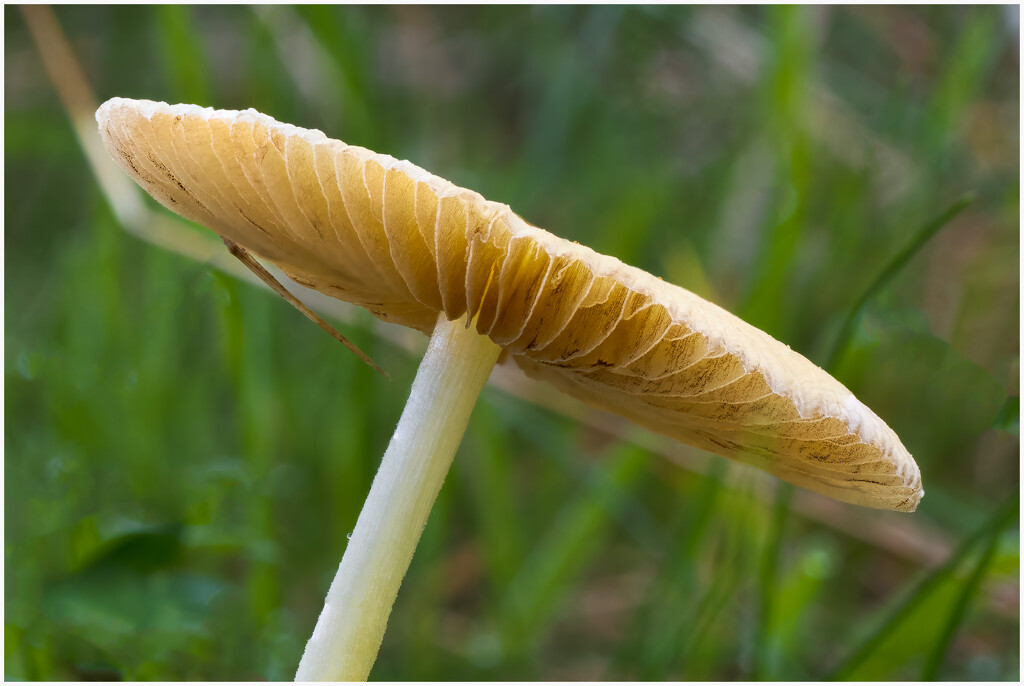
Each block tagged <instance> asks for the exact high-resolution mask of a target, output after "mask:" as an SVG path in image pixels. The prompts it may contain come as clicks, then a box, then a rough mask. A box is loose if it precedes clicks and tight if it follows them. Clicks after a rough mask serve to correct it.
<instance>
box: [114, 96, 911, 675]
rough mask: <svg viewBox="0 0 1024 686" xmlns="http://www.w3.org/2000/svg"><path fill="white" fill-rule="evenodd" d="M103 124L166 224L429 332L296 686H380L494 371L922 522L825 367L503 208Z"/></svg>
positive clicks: (285, 130) (195, 134) (237, 139)
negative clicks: (178, 224)
mask: <svg viewBox="0 0 1024 686" xmlns="http://www.w3.org/2000/svg"><path fill="white" fill-rule="evenodd" d="M96 119H97V122H98V123H99V129H100V134H101V136H102V139H103V142H104V143H105V145H106V147H107V150H108V151H109V152H110V154H111V155H112V156H113V158H114V159H115V160H116V161H117V162H118V163H119V164H120V165H121V167H122V168H123V169H124V170H125V171H126V172H127V173H128V174H129V175H130V176H131V177H132V178H134V179H135V181H136V182H137V183H138V184H139V185H141V186H142V187H143V188H144V189H145V190H146V191H148V192H149V193H150V194H151V195H152V196H153V197H154V198H156V199H157V200H158V201H159V202H161V203H162V204H163V205H164V206H166V207H168V208H170V209H171V210H173V211H175V212H177V213H178V214H181V215H182V216H184V217H186V218H188V219H191V220H194V221H197V222H199V223H201V224H204V225H206V226H207V227H209V228H211V229H212V230H214V231H215V232H217V233H218V234H219V235H220V236H221V237H222V238H223V239H225V242H227V243H228V245H229V246H231V245H235V244H237V245H238V246H242V248H244V249H245V250H247V251H251V252H252V253H255V254H256V255H259V256H260V257H262V258H264V259H266V260H269V261H271V262H273V263H274V264H276V265H277V266H278V267H279V268H280V269H281V270H282V271H283V272H284V273H285V274H287V275H288V276H289V277H291V278H292V279H294V280H295V281H297V282H298V283H300V284H303V285H305V286H309V287H311V288H315V289H317V290H320V291H322V292H324V293H327V294H329V295H332V296H335V297H337V298H341V299H343V300H346V301H349V302H352V303H355V304H357V305H361V306H363V307H365V308H366V309H368V310H370V312H372V313H373V314H374V315H376V316H377V317H379V318H380V319H383V320H385V321H388V322H396V323H399V324H404V325H406V326H409V327H412V328H415V329H418V330H420V331H422V332H424V333H426V334H428V335H430V342H429V346H428V348H427V352H426V355H425V356H424V358H423V361H422V363H421V365H420V367H419V370H418V372H417V374H416V378H415V381H414V382H413V386H412V390H411V394H410V396H409V401H408V404H407V405H406V407H405V409H404V411H403V413H402V416H401V419H400V420H399V423H398V427H397V428H396V430H395V433H394V436H393V437H392V439H391V443H390V444H389V446H388V448H387V451H386V452H385V454H384V458H383V460H382V462H381V466H380V469H379V471H378V472H377V475H376V477H375V479H374V481H373V485H372V487H371V489H370V493H369V496H368V497H367V499H366V503H365V504H364V506H363V509H362V512H361V513H360V515H359V519H358V522H357V524H356V526H355V530H354V531H353V533H352V536H351V541H350V543H349V545H348V547H347V550H346V551H345V553H344V557H343V559H342V561H341V565H340V567H339V569H338V572H337V575H336V576H335V578H334V581H333V583H332V584H331V587H330V590H329V592H328V594H327V599H326V602H325V603H324V608H323V611H322V613H321V615H320V617H319V620H318V621H317V624H316V628H315V629H314V631H313V635H312V638H310V640H309V642H308V644H307V646H306V650H305V653H304V655H303V657H302V660H301V663H300V665H299V668H298V673H297V674H296V678H297V679H301V680H328V679H346V680H353V679H365V678H366V677H367V676H368V674H369V671H370V668H371V667H372V666H373V662H374V660H375V658H376V654H377V651H378V649H379V647H380V643H381V639H382V637H383V634H384V629H385V625H386V623H387V618H388V615H389V613H390V611H391V607H392V605H393V603H394V600H395V597H396V595H397V593H398V588H399V585H400V584H401V581H402V578H403V576H404V575H405V573H406V571H407V569H408V566H409V563H410V561H411V559H412V555H413V552H414V549H415V546H416V543H417V541H418V539H419V537H420V534H421V532H422V530H423V527H424V525H425V524H426V521H427V517H428V515H429V512H430V509H431V507H432V505H433V502H434V500H435V498H436V496H437V493H438V491H439V490H440V488H441V485H442V483H443V481H444V478H445V475H446V474H447V472H448V469H449V466H450V464H451V461H452V458H453V456H454V453H455V450H456V449H457V447H458V445H459V442H460V441H461V438H462V434H463V432H464V431H465V428H466V425H467V423H468V420H469V415H470V412H471V411H472V408H473V405H474V403H475V402H476V398H477V395H478V394H479V392H480V390H481V389H482V388H483V386H484V385H485V383H486V381H487V378H488V376H489V374H490V372H491V369H492V368H493V366H494V365H495V364H496V362H497V361H498V360H499V357H501V356H502V355H505V356H506V357H507V358H509V359H511V360H512V361H514V363H515V364H516V365H518V366H519V367H520V368H521V369H522V370H523V371H524V372H525V373H526V374H527V375H529V376H531V377H533V378H536V379H542V380H545V381H547V382H549V383H551V384H552V385H554V386H555V387H556V388H558V389H560V390H562V391H564V392H566V393H569V394H571V395H573V396H575V397H577V398H580V399H582V400H583V401H585V402H587V403H589V404H590V405H591V406H593V407H596V408H600V409H603V410H609V411H612V412H615V413H618V414H620V415H623V416H625V417H627V418H629V419H631V420H632V421H634V422H636V423H637V424H639V425H641V426H644V427H647V428H648V429H652V430H654V431H656V432H659V433H662V434H665V435H668V436H671V437H673V438H675V439H677V440H679V441H682V442H684V443H688V444H690V445H694V446H697V447H699V448H703V449H706V450H709V451H711V452H714V453H718V454H719V455H724V456H726V457H730V458H733V459H736V460H739V461H740V462H745V463H747V464H752V465H755V466H757V467H760V468H762V469H764V470H767V471H768V472H771V473H772V474H774V475H776V476H778V477H780V478H782V479H785V480H787V481H790V482H792V483H794V484H796V485H799V486H802V487H804V488H808V489H811V490H813V491H817V492H819V493H823V494H826V495H829V496H832V497H834V498H836V499H838V500H842V501H846V502H849V503H854V504H857V505H864V506H867V507H875V508H884V509H892V510H901V511H907V512H909V511H913V510H914V509H915V508H916V506H917V504H918V501H919V500H920V499H921V497H922V495H923V491H922V489H921V479H920V473H919V470H918V468H917V465H916V464H915V462H914V460H913V458H912V457H911V456H910V454H909V453H908V452H907V450H906V449H905V448H904V447H903V445H902V444H901V443H900V441H899V439H898V438H897V436H896V434H895V433H894V432H893V431H892V430H891V429H890V428H889V427H888V426H887V425H886V424H885V423H884V422H883V421H882V420H881V419H879V417H878V416H877V415H875V414H874V413H873V412H872V411H871V410H870V409H868V408H867V407H866V406H865V405H863V404H862V403H861V402H859V401H858V400H857V399H856V398H855V397H854V396H853V395H852V394H851V393H850V392H849V391H848V390H847V389H846V388H844V387H843V386H842V385H841V384H840V383H839V382H837V381H836V380H835V379H833V378H832V377H831V376H829V375H828V374H827V373H825V372H824V371H823V370H822V369H820V368H818V367H817V366H815V365H814V364H813V363H811V362H810V361H808V360H807V359H806V358H804V357H802V356H801V355H799V354H798V353H796V352H794V351H793V350H791V349H790V348H789V347H788V346H786V345H783V344H782V343H779V342H778V341H776V340H775V339H773V338H772V337H771V336H769V335H768V334H766V333H764V332H762V331H760V330H758V329H756V328H754V327H753V326H750V325H749V324H747V323H745V322H743V321H742V320H740V319H739V318H737V317H735V316H734V315H732V314H730V313H728V312H726V311H725V310H723V309H721V308H720V307H717V306H716V305H713V304H712V303H710V302H707V301H705V300H703V299H701V298H699V297H697V296H696V295H694V294H692V293H690V292H688V291H686V290H684V289H682V288H679V287H677V286H674V285H671V284H668V283H665V282H664V281H662V280H661V279H658V278H656V277H654V276H652V275H650V274H648V273H647V272H644V271H641V270H639V269H636V268H634V267H630V266H628V265H625V264H623V263H622V262H620V261H619V260H617V259H615V258H612V257H607V256H605V255H600V254H598V253H596V252H594V251H593V250H590V249H589V248H586V247H584V246H581V245H578V244H576V243H572V242H569V241H566V240H563V239H560V238H558V237H556V236H554V235H552V234H550V233H548V232H546V231H543V230H541V229H538V228H536V227H534V226H531V225H530V224H528V223H527V222H526V221H524V220H523V219H522V218H521V217H519V216H518V215H516V214H515V213H514V212H512V210H511V209H509V207H508V206H506V205H502V204H498V203H494V202H490V201H487V200H485V199H484V198H483V197H481V196H480V195H479V194H477V193H475V192H473V191H470V190H466V189H464V188H460V187H458V186H455V185H454V184H452V183H450V182H448V181H445V180H444V179H441V178H439V177H437V176H434V175H433V174H430V173H428V172H426V171H424V170H423V169H420V168H419V167H417V166H415V165H413V164H411V163H409V162H405V161H399V160H396V159H394V158H392V157H389V156H387V155H380V154H377V153H374V152H371V151H369V150H366V149H364V148H360V147H356V146H350V145H346V144H345V143H342V142H341V141H337V140H332V139H330V138H327V137H326V136H325V135H324V134H323V133H321V132H320V131H311V130H307V129H302V128H298V127H296V126H292V125H290V124H282V123H279V122H277V121H275V120H274V119H272V118H271V117H268V116H266V115H264V114H260V113H259V112H256V111H255V110H251V109H250V110H246V111H242V112H239V111H226V110H214V109H209V108H205V109H204V108H201V107H198V106H195V105H168V104H166V103H156V102H150V101H144V100H125V99H121V98H114V99H112V100H109V101H107V102H106V103H104V104H103V105H102V106H101V107H100V108H99V110H98V111H97V113H96Z"/></svg>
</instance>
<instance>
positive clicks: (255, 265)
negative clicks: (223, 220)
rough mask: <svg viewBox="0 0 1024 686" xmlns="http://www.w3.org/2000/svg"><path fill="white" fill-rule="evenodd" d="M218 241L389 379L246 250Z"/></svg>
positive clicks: (276, 291)
mask: <svg viewBox="0 0 1024 686" xmlns="http://www.w3.org/2000/svg"><path fill="white" fill-rule="evenodd" d="M220 239H221V240H222V241H224V245H226V246H227V248H228V252H230V253H231V254H232V255H234V256H235V257H236V258H237V259H238V261H239V262H241V263H242V264H244V265H245V266H246V267H248V268H249V271H251V272H252V273H253V274H255V275H256V276H258V277H259V278H260V280H261V281H263V283H265V284H267V285H268V286H270V288H271V290H273V291H274V292H275V293H277V294H278V295H280V296H281V297H282V298H284V299H285V300H287V301H288V302H289V303H290V304H291V306H292V307H294V308H295V309H296V310H298V311H299V312H301V313H302V314H304V315H306V316H307V317H308V318H309V319H310V320H311V321H313V322H315V323H316V325H317V326H319V327H320V328H321V329H323V330H324V331H326V332H327V333H329V334H331V336H333V337H334V339H335V340H336V341H338V342H339V343H341V344H342V345H343V346H345V347H346V348H348V349H349V350H351V351H352V352H354V353H355V354H356V355H357V356H358V357H359V359H361V360H362V361H363V362H365V363H366V364H368V365H370V366H371V367H373V368H374V369H376V370H377V371H378V372H380V373H381V374H383V375H384V378H387V379H390V378H391V377H390V376H388V373H387V372H385V371H384V370H383V369H381V368H380V367H378V366H377V363H376V362H374V361H373V360H371V359H370V356H369V355H367V354H366V353H364V352H363V351H362V350H360V349H359V348H358V347H356V344H355V343H353V342H351V341H350V340H348V339H347V338H345V337H344V336H342V335H341V334H340V333H338V331H337V330H336V329H335V328H334V327H333V326H331V325H330V324H328V323H327V322H325V321H324V320H323V318H322V317H320V315H318V314H317V313H316V312H314V311H313V310H311V309H309V308H308V307H306V306H305V305H304V304H303V303H302V301H301V300H299V299H298V298H296V297H295V296H294V295H292V294H291V293H289V292H288V289H287V288H285V287H284V286H282V285H281V282H280V281H278V280H277V279H276V278H275V277H274V275H273V274H271V273H270V272H268V271H267V269H266V267H264V266H263V265H262V264H260V263H259V261H258V260H257V259H256V258H255V257H253V256H252V253H250V252H249V251H248V250H246V249H245V248H243V247H242V246H240V245H239V244H238V243H235V242H234V241H233V240H231V239H230V238H225V237H224V236H221V237H220Z"/></svg>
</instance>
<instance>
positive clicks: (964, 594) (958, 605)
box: [921, 493, 1020, 681]
mask: <svg viewBox="0 0 1024 686" xmlns="http://www.w3.org/2000/svg"><path fill="white" fill-rule="evenodd" d="M1009 503H1010V504H1012V505H1013V507H1007V508H1005V509H1001V510H1000V514H1001V516H1000V517H998V518H997V519H996V520H995V521H994V522H992V528H991V531H990V533H989V540H988V545H987V546H985V550H984V552H982V554H981V555H980V556H979V557H978V561H977V562H976V563H975V565H974V569H973V570H971V575H970V576H969V577H968V578H967V581H966V583H964V585H963V588H962V589H961V591H960V594H959V595H958V596H957V599H956V602H955V603H954V605H953V609H952V610H951V611H950V613H949V617H948V619H947V620H946V624H945V625H944V626H943V628H942V633H941V634H940V636H939V640H938V641H937V642H936V643H935V648H934V650H933V651H932V653H931V654H930V655H929V656H928V660H927V662H925V666H924V669H923V670H922V671H921V681H935V680H937V679H938V678H939V669H940V668H941V667H942V662H943V660H944V659H945V657H946V652H947V651H948V650H949V645H950V643H952V641H953V637H954V636H955V635H956V631H957V628H958V627H959V626H960V623H961V622H962V621H963V619H964V615H966V614H967V608H968V606H969V605H970V604H971V600H973V599H974V597H975V596H976V595H977V594H978V589H979V588H980V587H981V581H982V579H983V578H984V577H985V573H986V572H987V571H988V568H989V567H990V566H991V564H992V560H993V559H995V555H996V550H997V549H998V548H999V539H1000V536H1001V534H1002V533H1003V530H1004V529H1005V528H1006V527H1007V526H1009V525H1010V523H1011V522H1012V521H1013V518H1014V517H1015V516H1018V515H1019V513H1020V494H1019V493H1015V494H1014V495H1013V496H1011V497H1010V499H1009Z"/></svg>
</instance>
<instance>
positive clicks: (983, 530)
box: [829, 491, 1020, 681]
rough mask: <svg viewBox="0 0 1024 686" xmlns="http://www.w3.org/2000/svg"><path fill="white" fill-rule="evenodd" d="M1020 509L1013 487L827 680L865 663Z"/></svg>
mask: <svg viewBox="0 0 1024 686" xmlns="http://www.w3.org/2000/svg"><path fill="white" fill-rule="evenodd" d="M1019 510H1020V492H1019V491H1016V492H1014V494H1013V495H1012V496H1010V497H1009V498H1007V499H1006V500H1005V501H1004V502H1003V504H1002V505H1001V506H1000V507H999V509H998V510H996V511H995V513H993V514H992V516H991V517H989V519H988V520H987V521H986V522H985V523H984V524H983V525H982V526H981V527H979V528H978V530H977V531H975V532H974V533H972V534H971V535H970V536H968V537H967V538H966V539H964V541H963V542H962V543H961V544H960V546H959V547H958V548H957V549H956V550H955V551H954V552H953V554H951V555H950V556H949V559H947V560H946V562H945V563H944V564H943V565H942V566H941V567H939V568H938V569H935V570H934V571H932V572H931V573H930V574H928V575H927V576H926V577H924V578H923V579H921V581H919V582H918V583H917V585H916V586H915V587H914V589H913V590H912V591H911V592H910V595H909V596H908V597H907V598H906V600H904V601H903V602H902V603H900V604H899V605H898V606H897V607H895V608H894V609H893V610H892V611H891V612H890V613H889V615H888V616H887V617H886V619H885V620H884V621H883V622H881V624H880V625H879V628H878V629H877V630H876V631H873V632H872V633H871V635H870V636H869V637H868V638H867V639H866V640H865V641H864V642H863V643H862V644H861V645H860V646H859V647H857V648H856V649H855V650H854V651H853V653H852V654H851V656H850V657H849V658H848V659H847V660H846V661H845V662H844V663H843V664H842V665H841V666H840V667H839V668H838V669H836V670H835V671H834V672H833V673H832V675H831V676H830V677H829V680H830V681H838V680H842V679H846V678H848V677H849V676H850V675H851V674H853V673H854V671H855V670H856V669H857V667H859V666H860V665H861V664H862V663H864V662H865V661H866V660H867V659H868V658H869V657H870V656H871V655H872V654H873V653H874V652H875V650H876V649H878V648H879V647H880V646H881V645H882V644H883V643H884V642H885V640H886V639H887V638H888V637H889V635H890V634H891V633H892V632H893V631H894V630H895V629H896V628H897V627H898V626H899V624H900V623H901V622H902V621H903V620H904V619H906V618H907V617H908V616H909V615H910V614H911V613H912V612H913V611H914V610H915V609H916V608H917V607H918V606H919V605H920V604H921V603H923V602H924V601H925V600H926V599H927V598H928V595H929V594H930V593H931V592H932V591H933V590H934V589H936V588H937V587H938V586H939V585H940V584H941V583H942V582H943V581H944V580H945V579H947V578H948V577H949V576H951V575H952V574H954V573H955V572H956V570H957V569H958V568H959V567H960V565H961V563H962V562H963V561H964V560H965V559H966V558H967V556H968V554H969V553H970V552H971V550H972V549H973V548H974V546H975V544H977V543H978V542H979V541H981V540H983V539H984V538H985V537H986V536H989V535H991V533H992V532H993V531H1000V530H1002V528H1003V526H1005V521H1006V520H1007V519H1008V518H1010V517H1012V516H1013V515H1016V514H1017V513H1018V512H1019Z"/></svg>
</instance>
